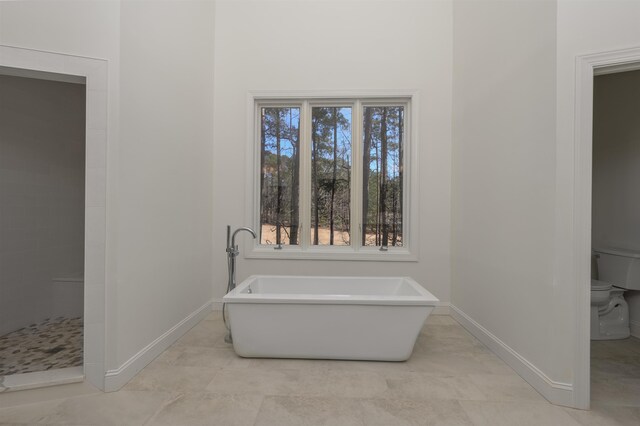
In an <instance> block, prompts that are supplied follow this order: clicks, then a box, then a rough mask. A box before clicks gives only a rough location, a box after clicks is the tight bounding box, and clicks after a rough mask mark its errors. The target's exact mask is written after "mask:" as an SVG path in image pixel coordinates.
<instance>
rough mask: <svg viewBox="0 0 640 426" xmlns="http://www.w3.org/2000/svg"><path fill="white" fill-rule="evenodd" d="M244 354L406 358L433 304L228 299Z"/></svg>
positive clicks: (240, 351) (237, 343) (235, 345)
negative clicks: (251, 301) (399, 304)
mask: <svg viewBox="0 0 640 426" xmlns="http://www.w3.org/2000/svg"><path fill="white" fill-rule="evenodd" d="M227 309H228V310H229V320H230V324H231V331H232V335H233V348H234V350H235V352H236V353H237V354H238V355H240V356H242V357H250V358H306V359H340V360H363V361H405V360H407V359H409V357H410V356H411V353H412V352H413V346H414V344H415V341H416V339H417V337H418V334H419V333H420V330H421V329H422V326H423V324H424V321H425V320H426V319H427V317H428V316H429V314H430V313H431V311H432V310H433V306H392V305H379V306H375V305H363V304H358V305H346V304H339V305H326V304H300V305H296V304H285V303H283V304H258V303H247V304H242V303H231V304H229V305H227Z"/></svg>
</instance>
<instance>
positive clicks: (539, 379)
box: [450, 305, 574, 407]
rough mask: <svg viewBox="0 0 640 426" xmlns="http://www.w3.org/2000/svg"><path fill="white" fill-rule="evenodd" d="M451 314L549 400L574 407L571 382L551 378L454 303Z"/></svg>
mask: <svg viewBox="0 0 640 426" xmlns="http://www.w3.org/2000/svg"><path fill="white" fill-rule="evenodd" d="M450 307H451V316H452V317H453V318H454V319H455V320H456V321H458V322H459V323H460V325H462V326H463V327H464V328H465V329H467V331H469V332H470V333H471V334H473V335H474V336H475V337H476V338H477V339H478V340H480V341H481V342H482V343H483V344H484V345H486V346H487V347H488V348H489V349H490V350H491V351H492V352H493V353H495V354H496V355H497V356H498V357H500V358H501V359H502V360H503V361H504V362H505V363H507V365H509V367H511V368H513V369H514V370H515V372H516V373H518V374H519V375H520V376H521V377H522V378H523V379H524V380H526V381H527V383H529V384H530V385H531V386H533V388H534V389H535V390H537V391H538V392H540V394H541V395H542V396H544V397H545V398H546V399H547V400H548V401H549V402H551V403H553V404H556V405H564V406H567V407H572V406H573V404H574V395H573V392H574V389H573V385H572V384H571V383H561V382H556V381H554V380H552V379H551V378H549V376H547V375H546V374H545V373H544V372H542V371H541V370H540V369H539V368H538V367H536V366H535V365H533V364H532V363H531V362H529V361H527V360H526V359H525V358H524V357H523V356H522V355H520V354H519V353H517V352H516V351H515V350H513V349H512V348H511V347H509V346H508V345H507V344H506V343H504V342H503V341H502V340H500V339H498V338H497V337H496V336H495V335H493V334H492V333H491V332H490V331H489V330H487V329H486V328H484V327H483V326H481V325H480V324H478V323H477V322H476V321H474V320H473V319H472V318H471V317H469V316H468V315H467V314H465V313H464V312H462V311H461V310H460V309H458V308H457V307H456V306H454V305H450Z"/></svg>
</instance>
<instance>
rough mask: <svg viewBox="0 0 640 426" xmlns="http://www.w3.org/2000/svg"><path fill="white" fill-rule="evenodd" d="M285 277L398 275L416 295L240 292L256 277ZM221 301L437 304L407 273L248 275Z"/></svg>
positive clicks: (307, 303) (431, 295) (391, 277)
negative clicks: (404, 274) (400, 274)
mask: <svg viewBox="0 0 640 426" xmlns="http://www.w3.org/2000/svg"><path fill="white" fill-rule="evenodd" d="M263 277H264V278H286V279H301V280H304V279H309V278H315V279H318V278H325V279H327V278H328V279H334V280H339V279H346V280H348V279H354V278H366V279H372V280H379V279H402V280H406V281H407V282H408V283H409V285H411V287H412V288H413V289H414V290H416V292H417V293H418V294H419V295H418V296H396V295H388V296H386V295H376V294H372V295H342V294H340V295H337V294H296V293H276V294H265V293H242V291H243V290H245V289H246V288H247V287H248V286H250V285H251V284H252V283H253V282H254V281H255V280H257V279H259V278H263ZM222 301H223V303H229V304H234V303H253V304H260V303H268V304H306V305H310V304H332V305H385V306H430V307H436V306H438V304H439V302H440V300H439V299H438V298H437V297H435V296H434V295H433V294H431V292H429V291H428V290H427V289H425V288H424V287H422V286H421V285H420V284H418V283H417V282H416V281H415V280H414V279H413V278H411V277H409V276H390V277H368V276H351V277H349V276H332V275H320V276H304V275H251V276H250V277H247V278H246V279H245V280H244V281H242V282H241V283H240V284H238V285H237V286H236V288H235V289H233V290H232V291H230V292H229V293H227V294H226V295H225V296H224V297H223V298H222Z"/></svg>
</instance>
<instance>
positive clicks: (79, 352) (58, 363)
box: [0, 318, 83, 376]
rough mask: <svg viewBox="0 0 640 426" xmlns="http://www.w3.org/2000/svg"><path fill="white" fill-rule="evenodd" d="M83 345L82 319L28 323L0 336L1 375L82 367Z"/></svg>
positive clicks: (51, 319) (55, 319) (54, 319)
mask: <svg viewBox="0 0 640 426" xmlns="http://www.w3.org/2000/svg"><path fill="white" fill-rule="evenodd" d="M82 345H83V327H82V318H50V319H47V320H45V321H43V322H41V323H38V324H31V325H29V326H27V327H24V328H21V329H19V330H16V331H13V332H11V333H8V334H5V335H4V336H0V376H8V375H11V374H22V373H32V372H35V371H46V370H52V369H58V368H67V367H77V366H81V365H82V362H83V346H82Z"/></svg>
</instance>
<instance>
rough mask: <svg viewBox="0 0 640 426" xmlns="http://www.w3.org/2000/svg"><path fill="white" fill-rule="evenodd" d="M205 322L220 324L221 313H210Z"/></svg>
mask: <svg viewBox="0 0 640 426" xmlns="http://www.w3.org/2000/svg"><path fill="white" fill-rule="evenodd" d="M205 320H207V321H220V322H222V311H211V313H209V315H207V316H206V317H205Z"/></svg>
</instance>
